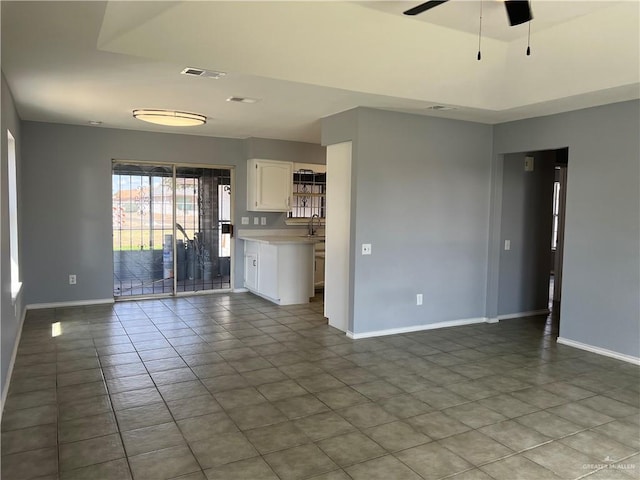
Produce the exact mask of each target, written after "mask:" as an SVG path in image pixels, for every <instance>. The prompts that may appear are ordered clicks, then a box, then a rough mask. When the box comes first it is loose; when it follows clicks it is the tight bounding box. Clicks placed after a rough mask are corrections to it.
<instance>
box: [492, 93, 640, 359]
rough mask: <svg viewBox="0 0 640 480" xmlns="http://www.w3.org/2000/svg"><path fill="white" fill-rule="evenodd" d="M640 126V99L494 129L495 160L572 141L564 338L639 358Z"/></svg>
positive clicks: (567, 215)
mask: <svg viewBox="0 0 640 480" xmlns="http://www.w3.org/2000/svg"><path fill="white" fill-rule="evenodd" d="M639 131H640V102H639V101H630V102H623V103H618V104H612V105H606V106H602V107H595V108H590V109H585V110H579V111H575V112H569V113H564V114H559V115H553V116H548V117H540V118H534V119H530V120H522V121H518V122H510V123H505V124H502V125H497V126H496V127H495V129H494V151H495V153H496V155H495V157H494V162H500V161H501V160H502V154H506V153H511V152H527V151H538V150H546V149H556V148H562V147H565V146H568V147H569V164H568V165H569V167H568V179H567V189H566V192H567V201H566V226H565V243H564V248H565V249H564V278H563V289H562V305H561V319H560V336H561V337H563V338H567V339H570V340H573V341H577V342H582V343H585V344H588V345H592V346H596V347H600V348H604V349H608V350H612V351H615V352H619V353H623V354H626V355H632V356H635V357H638V356H640V295H639V292H640V248H639V247H638V246H639V245H640V215H638V211H639V207H640V182H639V178H640V160H639V159H640V144H639V142H638V132H639ZM495 170H496V171H497V170H498V169H495ZM492 257H493V255H492ZM492 261H495V258H492ZM491 301H492V299H489V303H491Z"/></svg>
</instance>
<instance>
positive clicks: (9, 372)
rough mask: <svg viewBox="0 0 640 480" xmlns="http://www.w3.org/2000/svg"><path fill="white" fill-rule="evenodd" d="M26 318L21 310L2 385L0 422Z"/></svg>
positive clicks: (23, 310) (25, 311)
mask: <svg viewBox="0 0 640 480" xmlns="http://www.w3.org/2000/svg"><path fill="white" fill-rule="evenodd" d="M26 316H27V309H26V308H23V309H22V315H21V316H20V323H19V324H18V334H17V335H16V342H15V344H14V345H13V352H12V353H11V361H10V362H9V368H8V369H7V376H6V378H5V380H4V381H5V383H4V385H2V401H1V404H0V421H2V414H3V412H4V405H5V402H6V401H7V394H8V393H9V385H10V384H11V375H12V374H13V366H14V365H15V363H16V355H18V345H20V338H21V337H22V326H23V325H24V319H25V317H26Z"/></svg>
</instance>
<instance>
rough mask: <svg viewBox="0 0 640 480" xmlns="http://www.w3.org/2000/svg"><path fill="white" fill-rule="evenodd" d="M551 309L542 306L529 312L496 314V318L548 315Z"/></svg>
mask: <svg viewBox="0 0 640 480" xmlns="http://www.w3.org/2000/svg"><path fill="white" fill-rule="evenodd" d="M550 313H551V310H549V309H548V308H543V309H542V310H531V311H530V312H518V313H509V314H507V315H498V318H497V320H511V319H513V318H524V317H537V316H538V315H549V314H550Z"/></svg>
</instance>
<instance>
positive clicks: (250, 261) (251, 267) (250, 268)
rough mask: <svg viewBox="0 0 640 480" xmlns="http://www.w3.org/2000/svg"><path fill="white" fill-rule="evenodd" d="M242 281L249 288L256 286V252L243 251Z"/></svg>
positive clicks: (252, 288) (253, 288)
mask: <svg viewBox="0 0 640 480" xmlns="http://www.w3.org/2000/svg"><path fill="white" fill-rule="evenodd" d="M244 283H245V287H247V288H248V289H249V290H255V289H256V288H257V287H258V254H257V253H245V256H244Z"/></svg>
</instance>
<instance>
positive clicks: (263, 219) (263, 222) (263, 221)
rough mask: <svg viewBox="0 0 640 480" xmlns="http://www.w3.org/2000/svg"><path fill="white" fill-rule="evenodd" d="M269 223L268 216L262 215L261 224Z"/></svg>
mask: <svg viewBox="0 0 640 480" xmlns="http://www.w3.org/2000/svg"><path fill="white" fill-rule="evenodd" d="M266 224H267V217H260V225H266Z"/></svg>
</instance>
